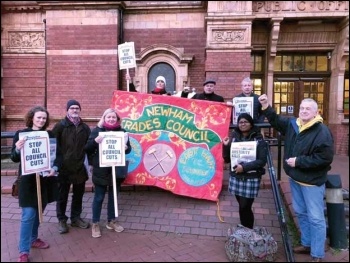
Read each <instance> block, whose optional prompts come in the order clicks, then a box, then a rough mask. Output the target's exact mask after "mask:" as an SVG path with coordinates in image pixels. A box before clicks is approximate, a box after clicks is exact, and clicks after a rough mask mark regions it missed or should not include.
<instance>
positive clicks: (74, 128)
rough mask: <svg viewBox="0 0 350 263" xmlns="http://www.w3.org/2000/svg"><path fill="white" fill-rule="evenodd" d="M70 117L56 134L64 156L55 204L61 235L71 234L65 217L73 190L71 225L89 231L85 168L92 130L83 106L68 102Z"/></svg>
mask: <svg viewBox="0 0 350 263" xmlns="http://www.w3.org/2000/svg"><path fill="white" fill-rule="evenodd" d="M66 109H67V115H66V117H65V118H63V119H62V120H61V121H59V122H58V123H56V124H55V126H54V128H53V130H52V131H53V133H54V134H55V136H56V138H57V144H58V145H59V146H60V148H61V150H62V154H63V164H62V169H61V170H60V173H59V175H58V181H59V184H58V190H59V196H58V200H57V204H56V213H57V218H58V221H59V222H58V231H59V233H61V234H64V233H67V232H68V231H69V228H68V225H67V220H68V217H67V216H66V209H67V203H68V195H69V191H70V188H71V185H73V187H72V192H73V196H72V203H71V211H70V220H71V226H73V227H80V228H89V225H90V224H89V222H87V221H85V220H83V219H82V218H81V213H82V211H83V196H84V193H85V182H86V181H87V180H88V173H87V171H86V169H85V166H84V160H85V151H84V147H85V144H86V142H87V140H88V138H89V135H90V133H91V130H90V127H89V126H88V125H87V124H85V123H84V122H83V120H82V119H81V118H80V112H81V106H80V103H79V102H78V101H76V100H69V101H68V102H67V108H66Z"/></svg>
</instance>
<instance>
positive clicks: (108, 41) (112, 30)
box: [47, 25, 119, 124]
mask: <svg viewBox="0 0 350 263" xmlns="http://www.w3.org/2000/svg"><path fill="white" fill-rule="evenodd" d="M47 43H48V44H47V50H48V52H50V50H52V51H53V52H51V53H52V54H54V50H73V52H72V54H71V55H63V54H58V55H56V54H55V55H48V65H47V72H48V82H47V85H48V109H49V110H50V113H52V114H53V115H55V116H64V115H65V114H66V103H67V101H68V100H69V99H73V98H74V99H76V100H78V101H79V102H80V103H81V107H82V112H81V114H82V117H84V116H85V117H87V116H94V117H96V116H98V117H99V116H101V115H102V113H103V111H104V110H105V109H106V108H108V107H110V105H111V100H112V94H113V91H114V90H116V89H118V84H119V83H118V75H119V69H118V57H117V55H116V54H108V53H107V54H103V51H104V50H105V51H108V50H117V49H118V28H117V26H116V25H89V26H86V25H84V26H76V25H73V26H66V25H65V26H51V27H48V41H47ZM81 50H82V51H83V52H82V53H81V52H79V51H81ZM95 50H97V51H96V52H95V53H89V51H92V52H94V51H95ZM98 53H100V54H98ZM49 54H50V53H49ZM95 124H96V123H95Z"/></svg>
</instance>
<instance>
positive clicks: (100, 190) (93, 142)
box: [85, 108, 131, 238]
mask: <svg viewBox="0 0 350 263" xmlns="http://www.w3.org/2000/svg"><path fill="white" fill-rule="evenodd" d="M110 131H114V132H116V131H122V132H124V133H125V132H126V130H125V129H123V128H122V127H121V120H120V117H119V116H118V114H117V112H116V111H115V110H114V109H112V108H109V109H107V110H105V112H104V113H103V115H102V117H101V118H100V120H99V122H98V123H97V127H96V128H94V129H93V130H92V131H91V134H90V137H89V139H88V141H87V143H86V145H85V151H86V153H87V154H88V157H89V164H90V165H92V169H93V170H92V182H93V184H94V199H93V202H92V237H94V238H97V237H100V236H101V230H100V225H99V222H100V217H101V211H102V204H103V200H104V197H105V194H106V192H107V190H108V205H107V224H106V228H107V229H109V230H114V231H116V232H122V231H123V230H124V228H123V227H122V226H121V225H119V224H118V223H117V221H116V217H115V212H114V196H113V182H112V167H100V161H99V144H100V143H101V142H102V141H103V139H104V137H103V136H100V135H99V133H100V132H110ZM130 152H131V144H130V141H129V139H127V140H126V141H125V154H128V153H130ZM116 168H119V170H117V171H120V170H123V171H125V172H127V169H122V168H123V167H120V166H118V167H116ZM124 168H125V167H124ZM116 173H117V172H116ZM123 181H124V179H118V178H117V182H116V183H117V193H119V192H120V189H121V187H120V186H121V184H122V182H123Z"/></svg>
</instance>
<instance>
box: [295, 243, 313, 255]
mask: <svg viewBox="0 0 350 263" xmlns="http://www.w3.org/2000/svg"><path fill="white" fill-rule="evenodd" d="M293 252H294V253H295V254H310V252H311V249H310V247H305V246H302V245H301V246H296V247H294V248H293Z"/></svg>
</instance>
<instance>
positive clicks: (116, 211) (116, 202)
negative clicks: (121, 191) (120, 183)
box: [112, 166, 118, 217]
mask: <svg viewBox="0 0 350 263" xmlns="http://www.w3.org/2000/svg"><path fill="white" fill-rule="evenodd" d="M115 167H116V166H112V180H113V198H114V213H115V217H118V198H117V195H118V193H117V178H116V174H115Z"/></svg>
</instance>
